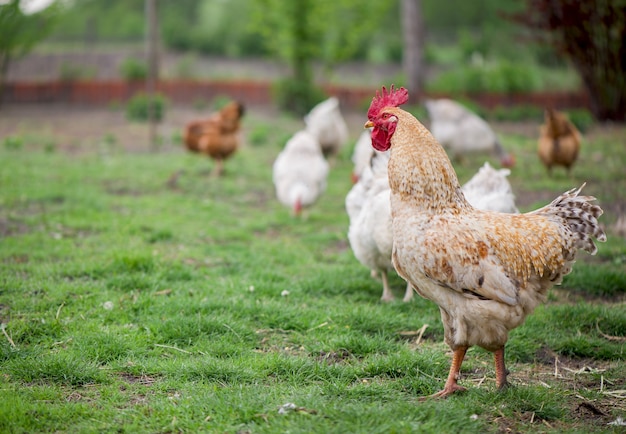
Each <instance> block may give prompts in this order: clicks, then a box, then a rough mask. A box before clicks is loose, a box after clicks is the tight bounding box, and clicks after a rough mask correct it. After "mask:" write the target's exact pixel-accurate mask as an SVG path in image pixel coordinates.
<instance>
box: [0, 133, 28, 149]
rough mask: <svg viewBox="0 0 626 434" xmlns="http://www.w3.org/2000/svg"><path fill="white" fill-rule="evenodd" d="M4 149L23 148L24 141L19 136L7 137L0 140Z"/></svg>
mask: <svg viewBox="0 0 626 434" xmlns="http://www.w3.org/2000/svg"><path fill="white" fill-rule="evenodd" d="M2 145H3V146H4V147H5V148H6V149H12V150H18V149H22V147H23V146H24V139H23V138H22V137H20V136H7V137H5V138H4V139H3V140H2Z"/></svg>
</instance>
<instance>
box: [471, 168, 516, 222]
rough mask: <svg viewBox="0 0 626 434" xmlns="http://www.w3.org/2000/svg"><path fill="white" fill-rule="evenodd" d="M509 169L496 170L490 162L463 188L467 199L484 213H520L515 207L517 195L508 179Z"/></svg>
mask: <svg viewBox="0 0 626 434" xmlns="http://www.w3.org/2000/svg"><path fill="white" fill-rule="evenodd" d="M510 173H511V171H510V170H509V169H498V170H496V169H494V168H493V167H491V165H490V164H489V162H485V164H484V165H483V167H481V168H480V169H478V172H477V173H476V174H475V175H474V176H473V177H472V179H470V180H469V181H467V182H466V183H465V184H463V186H462V187H461V191H463V194H464V195H465V199H467V201H468V202H469V203H470V204H471V205H472V206H473V207H474V208H478V209H482V210H484V211H498V212H507V213H511V214H517V213H519V210H518V209H517V207H516V206H515V195H514V194H513V189H512V188H511V184H509V181H508V180H507V179H506V177H507V176H508V175H510Z"/></svg>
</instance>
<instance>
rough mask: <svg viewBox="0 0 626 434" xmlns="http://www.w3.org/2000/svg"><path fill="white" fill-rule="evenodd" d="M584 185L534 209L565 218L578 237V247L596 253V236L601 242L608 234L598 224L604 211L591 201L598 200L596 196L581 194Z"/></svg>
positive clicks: (537, 211) (540, 212)
mask: <svg viewBox="0 0 626 434" xmlns="http://www.w3.org/2000/svg"><path fill="white" fill-rule="evenodd" d="M584 186H585V184H583V185H581V186H580V187H578V188H573V189H571V190H568V191H566V192H565V193H563V194H562V195H560V196H559V197H557V198H556V199H554V200H553V201H552V203H550V204H549V205H546V206H544V207H543V208H540V209H538V210H536V211H534V212H533V214H534V213H537V214H552V215H556V216H559V217H561V218H563V219H564V220H565V223H566V225H567V226H568V228H569V230H570V231H571V233H572V234H573V235H574V236H575V237H576V241H575V246H576V248H577V249H582V250H585V251H586V252H588V253H590V254H592V255H595V254H596V253H597V252H598V248H597V247H596V245H595V243H594V238H595V239H596V240H597V241H600V242H604V241H606V234H605V232H604V230H603V229H602V227H601V226H600V225H599V224H598V217H600V216H601V215H602V213H603V212H604V211H602V208H600V206H599V205H595V204H593V203H591V202H593V201H595V200H596V198H595V197H593V196H579V194H580V192H581V190H582V189H583V187H584Z"/></svg>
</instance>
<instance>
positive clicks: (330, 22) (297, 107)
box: [253, 0, 397, 114]
mask: <svg viewBox="0 0 626 434" xmlns="http://www.w3.org/2000/svg"><path fill="white" fill-rule="evenodd" d="M253 4H254V6H255V8H256V10H255V13H254V15H253V16H254V18H255V19H254V23H253V26H254V28H255V29H256V31H257V32H258V33H259V34H260V36H261V38H262V40H263V41H264V42H265V43H266V44H267V46H268V47H267V48H268V51H269V52H271V53H272V54H274V55H275V56H276V57H278V58H279V59H282V60H285V61H286V62H287V63H288V64H289V66H290V67H291V70H292V73H291V77H290V78H288V79H286V80H284V81H283V82H281V83H279V86H278V91H279V92H278V97H279V98H278V99H279V101H278V103H279V106H281V107H282V108H287V109H289V110H292V111H294V112H296V113H299V114H304V113H306V112H307V111H308V110H309V109H310V108H311V107H313V105H314V104H315V103H317V102H319V101H320V100H321V99H322V98H323V97H324V96H323V94H322V93H321V90H320V89H319V88H318V87H317V86H316V84H315V77H314V74H313V60H321V61H322V62H323V63H324V65H325V66H326V70H327V71H329V70H330V69H331V67H332V65H333V64H335V63H337V62H340V61H342V60H346V59H349V58H351V57H352V56H354V54H355V53H356V52H357V51H359V50H360V49H362V48H363V46H364V45H367V43H368V42H371V41H373V40H374V39H375V38H376V37H377V34H376V33H372V29H376V28H379V29H381V30H380V31H386V29H384V28H382V27H381V20H380V17H381V16H384V15H385V13H386V12H387V11H388V10H390V9H391V6H390V5H393V4H394V2H385V1H382V2H381V1H376V2H375V1H365V2H364V1H363V0H298V1H284V0H254V2H253ZM395 17H397V14H396V15H395Z"/></svg>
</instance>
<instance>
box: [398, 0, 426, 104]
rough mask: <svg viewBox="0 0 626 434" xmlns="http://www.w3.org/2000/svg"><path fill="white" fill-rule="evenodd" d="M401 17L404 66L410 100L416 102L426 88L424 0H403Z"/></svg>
mask: <svg viewBox="0 0 626 434" xmlns="http://www.w3.org/2000/svg"><path fill="white" fill-rule="evenodd" d="M400 19H401V20H402V34H403V35H404V44H403V45H404V49H403V53H402V67H403V69H404V73H405V74H406V84H407V87H408V88H409V89H410V90H411V92H409V101H410V102H411V103H415V102H417V101H418V99H419V98H420V95H421V94H422V91H423V89H424V62H423V59H424V20H423V17H422V0H401V2H400Z"/></svg>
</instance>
